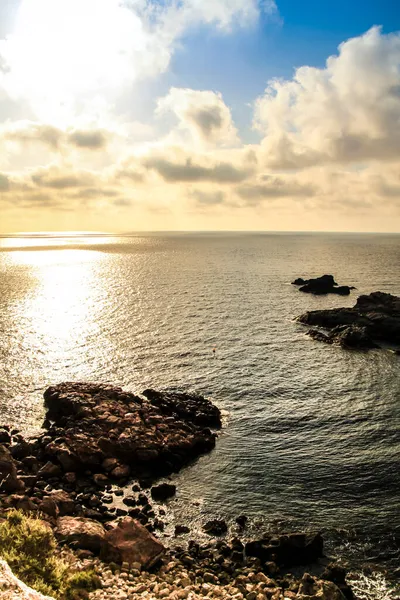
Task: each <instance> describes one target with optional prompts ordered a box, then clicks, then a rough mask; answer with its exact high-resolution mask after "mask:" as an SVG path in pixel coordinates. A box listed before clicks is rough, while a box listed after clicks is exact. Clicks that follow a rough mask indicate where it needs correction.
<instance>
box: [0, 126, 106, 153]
mask: <svg viewBox="0 0 400 600" xmlns="http://www.w3.org/2000/svg"><path fill="white" fill-rule="evenodd" d="M112 136H113V133H112V132H111V131H105V130H103V129H72V130H71V129H68V130H62V129H60V128H58V127H54V126H53V125H50V124H48V123H40V122H35V121H27V120H23V121H14V122H7V123H5V124H4V125H3V126H1V127H0V139H2V140H5V141H10V142H17V143H19V144H23V145H26V144H31V143H39V144H44V145H45V146H48V147H49V149H50V150H52V151H59V150H64V149H65V147H66V146H67V145H70V146H73V147H76V148H78V149H81V150H104V148H105V147H106V146H107V144H108V142H109V141H110V139H111V137H112Z"/></svg>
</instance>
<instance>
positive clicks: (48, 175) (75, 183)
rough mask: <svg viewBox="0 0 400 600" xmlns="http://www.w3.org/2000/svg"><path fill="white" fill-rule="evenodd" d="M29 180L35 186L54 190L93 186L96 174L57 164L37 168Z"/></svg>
mask: <svg viewBox="0 0 400 600" xmlns="http://www.w3.org/2000/svg"><path fill="white" fill-rule="evenodd" d="M31 180H32V182H33V183H34V184H35V185H36V186H37V187H42V188H43V187H44V188H52V189H54V190H64V189H69V188H79V187H87V186H93V185H95V184H96V181H97V179H96V175H95V174H94V173H92V172H90V171H79V170H77V169H69V168H62V167H60V166H57V165H50V166H49V167H43V168H41V169H37V170H36V171H35V172H34V173H32V174H31Z"/></svg>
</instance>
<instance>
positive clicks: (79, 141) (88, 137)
mask: <svg viewBox="0 0 400 600" xmlns="http://www.w3.org/2000/svg"><path fill="white" fill-rule="evenodd" d="M108 139H109V135H108V134H107V132H105V131H102V130H99V129H97V130H96V129H92V130H90V129H88V130H79V129H77V130H75V131H72V132H71V133H70V134H69V135H68V142H69V143H71V144H74V145H75V146H77V147H78V148H86V149H88V150H101V149H103V148H104V147H105V146H106V145H107V143H108Z"/></svg>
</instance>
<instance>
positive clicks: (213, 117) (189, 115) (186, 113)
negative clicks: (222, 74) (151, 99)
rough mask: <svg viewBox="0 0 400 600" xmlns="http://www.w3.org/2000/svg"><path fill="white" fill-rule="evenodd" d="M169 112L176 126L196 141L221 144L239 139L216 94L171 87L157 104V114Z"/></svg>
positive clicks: (218, 95)
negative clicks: (174, 119)
mask: <svg viewBox="0 0 400 600" xmlns="http://www.w3.org/2000/svg"><path fill="white" fill-rule="evenodd" d="M168 111H171V112H172V113H173V114H174V115H175V116H176V117H177V118H178V121H179V124H178V129H179V130H180V131H181V132H183V133H184V134H185V133H188V134H189V136H190V138H191V139H192V140H193V141H195V142H200V143H204V142H205V143H211V144H218V145H223V146H231V145H234V144H236V143H237V142H238V137H237V130H236V128H235V126H234V124H233V121H232V115H231V111H230V109H229V108H228V107H227V106H226V104H225V102H224V101H223V99H222V95H221V94H219V93H216V92H211V91H208V90H203V91H198V90H191V89H182V88H171V89H170V91H169V93H168V95H167V96H165V97H164V98H161V99H160V100H159V101H158V106H157V113H158V114H159V115H160V114H163V113H165V112H168Z"/></svg>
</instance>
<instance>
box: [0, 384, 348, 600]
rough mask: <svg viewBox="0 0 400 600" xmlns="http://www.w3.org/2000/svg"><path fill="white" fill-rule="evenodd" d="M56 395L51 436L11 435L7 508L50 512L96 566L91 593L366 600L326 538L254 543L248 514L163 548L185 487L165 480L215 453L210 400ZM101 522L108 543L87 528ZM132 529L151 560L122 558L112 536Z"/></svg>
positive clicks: (73, 387)
mask: <svg viewBox="0 0 400 600" xmlns="http://www.w3.org/2000/svg"><path fill="white" fill-rule="evenodd" d="M44 397H45V401H46V405H47V409H48V412H47V416H46V420H45V423H44V427H45V432H44V433H43V434H41V435H40V436H38V437H35V438H28V439H24V438H23V437H22V436H21V435H20V434H19V433H18V432H17V431H15V430H11V431H10V429H9V428H7V427H3V428H2V429H1V431H0V441H1V442H2V444H3V445H2V447H1V448H2V456H1V458H2V461H1V462H0V465H1V468H2V479H3V481H2V494H1V508H2V510H3V511H4V510H6V511H7V510H9V509H11V508H16V509H18V510H21V511H24V512H26V513H28V514H29V513H33V514H37V515H41V518H43V519H45V520H46V522H47V523H49V524H50V526H51V527H52V528H53V530H54V532H55V534H56V536H57V538H58V540H59V543H61V544H62V545H64V544H66V545H67V546H68V545H70V546H71V547H72V548H73V549H74V550H75V551H76V552H77V553H76V554H75V555H74V556H75V557H76V560H77V562H76V563H75V567H74V568H77V569H80V568H84V567H88V566H90V567H91V568H93V567H95V569H96V570H97V571H98V573H99V574H100V578H101V586H102V587H101V588H100V589H99V590H97V591H95V592H92V596H91V597H93V598H101V599H104V600H106V599H109V598H110V599H111V598H115V597H117V598H118V597H119V598H120V599H121V600H126V599H128V598H136V597H143V598H149V599H151V598H165V597H171V598H172V599H174V598H176V599H178V598H193V599H195V598H198V597H204V596H206V595H207V596H209V597H226V598H236V599H237V600H241V599H242V598H243V599H246V600H260V599H261V598H271V599H273V600H279V599H281V598H286V599H289V598H314V597H315V598H322V599H323V598H326V599H327V600H328V599H335V600H336V599H337V600H340V599H342V598H348V599H351V598H354V595H353V593H352V591H351V588H350V587H349V586H348V585H347V583H346V579H345V578H346V571H345V569H344V567H343V566H342V565H340V564H332V561H331V560H330V559H329V558H327V557H325V556H324V551H323V540H322V537H321V536H320V535H319V534H318V533H317V532H314V534H310V532H308V533H299V532H297V533H290V532H289V534H281V535H278V536H276V535H275V536H274V535H271V534H270V533H269V534H267V533H266V534H264V535H259V536H258V537H257V538H256V539H250V540H249V537H248V533H247V532H246V518H245V517H243V516H239V515H238V519H237V522H236V524H235V525H236V526H235V528H232V527H230V528H229V530H228V526H227V524H226V523H225V522H224V521H222V520H214V521H211V522H210V523H208V524H207V526H206V528H205V535H206V537H209V541H208V542H202V543H198V541H194V540H193V539H191V540H189V541H188V540H187V538H188V537H190V538H193V536H195V532H192V531H190V530H189V529H187V528H186V527H185V526H182V525H178V526H177V527H176V528H175V537H174V544H171V545H170V547H164V546H163V544H161V542H160V541H159V540H157V533H159V534H160V536H159V537H162V531H163V530H164V528H165V525H166V521H167V519H168V513H167V512H166V506H167V504H166V503H168V500H169V499H170V498H171V497H173V496H174V495H175V491H176V489H175V486H174V485H172V484H165V483H164V484H161V485H157V481H159V480H160V477H161V478H162V479H165V477H166V476H168V475H169V474H170V473H173V472H177V471H179V470H180V469H181V468H182V466H184V465H187V464H190V463H191V462H193V460H195V458H196V457H197V456H199V455H201V454H204V453H206V452H209V451H211V450H212V449H213V447H214V445H215V441H216V439H217V433H216V431H217V430H218V429H219V428H220V427H221V417H220V412H219V410H218V409H217V408H216V407H215V406H214V405H212V403H211V402H209V401H208V400H206V399H205V398H203V397H201V396H196V395H195V396H193V395H192V396H190V395H188V394H168V393H160V392H155V391H154V390H146V391H145V392H144V394H143V395H142V396H137V395H134V394H130V393H127V392H124V391H123V390H122V389H121V388H114V387H112V386H102V385H97V384H84V383H76V384H72V383H68V384H60V385H59V386H55V387H51V388H49V389H48V390H46V392H45V394H44ZM210 426H211V427H214V428H215V429H213V430H211V429H210ZM105 433H107V437H106V436H105V435H104V434H105ZM101 434H102V435H101ZM138 440H140V443H138ZM123 456H124V457H125V462H123V461H122V457H123ZM128 485H129V488H130V489H131V493H130V494H129V495H127V494H126V493H124V489H126V488H127V486H128ZM132 492H133V493H132ZM115 499H118V500H119V507H117V506H116V505H115ZM121 501H122V504H121ZM122 506H123V508H122ZM94 523H97V524H98V525H97V534H96V535H97V538H98V539H97V538H96V540H97V541H96V542H93V532H92V531H89V532H88V530H87V527H92V528H93V525H92V524H94ZM63 524H64V529H63ZM77 526H78V529H79V531H78V533H77V530H76V527H77ZM74 528H75V529H74ZM122 530H124V531H128V533H129V535H128V537H129V536H131V537H130V538H129V539H130V541H131V545H132V543H133V545H134V544H135V543H136V542H135V540H136V538H135V536H136V535H139V536H142V537H141V539H142V540H143V544H144V546H143V547H146V549H145V550H144V551H143V553H142V554H140V558H141V559H143V560H142V561H141V562H140V561H139V562H138V560H133V559H132V556H139V555H138V554H136V555H134V554H132V553H131V554H129V553H128V555H126V553H125V554H124V552H125V550H121V548H122V546H123V544H122V545H121V548H118V549H117V552H115V544H114V546H113V554H110V552H109V546H110V543H109V538H110V535H114V532H115V531H117V532H121V531H122ZM132 532H133V533H132ZM153 534H154V535H153ZM182 534H190V536H189V535H188V536H186V535H184V537H180V536H181V535H182ZM121 535H122V534H121ZM124 535H125V533H124ZM154 536H156V537H154ZM88 540H89V541H88ZM132 540H133V542H132ZM154 540H155V541H154ZM165 540H166V537H165V536H164V538H163V542H164V543H165ZM181 540H182V541H181ZM113 543H114V542H113ZM107 544H108V546H107ZM106 546H107V548H108V550H107V551H105V548H106ZM172 546H173V547H172ZM141 552H142V550H141ZM154 552H155V554H154ZM99 553H100V556H101V557H102V558H104V559H105V560H106V562H105V563H102V562H100V561H99V559H98V558H96V555H98V554H99ZM127 556H129V557H130V558H129V560H125V559H126V558H127ZM111 559H112V560H111ZM110 560H111V564H110ZM115 560H116V561H117V563H118V562H119V566H118V564H117V563H116V562H115ZM82 561H83V562H82ZM107 561H108V564H109V566H107ZM121 586H122V587H121ZM121 589H122V590H123V591H122V593H121ZM117 592H118V594H119V596H118V595H117V596H116V593H117Z"/></svg>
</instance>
